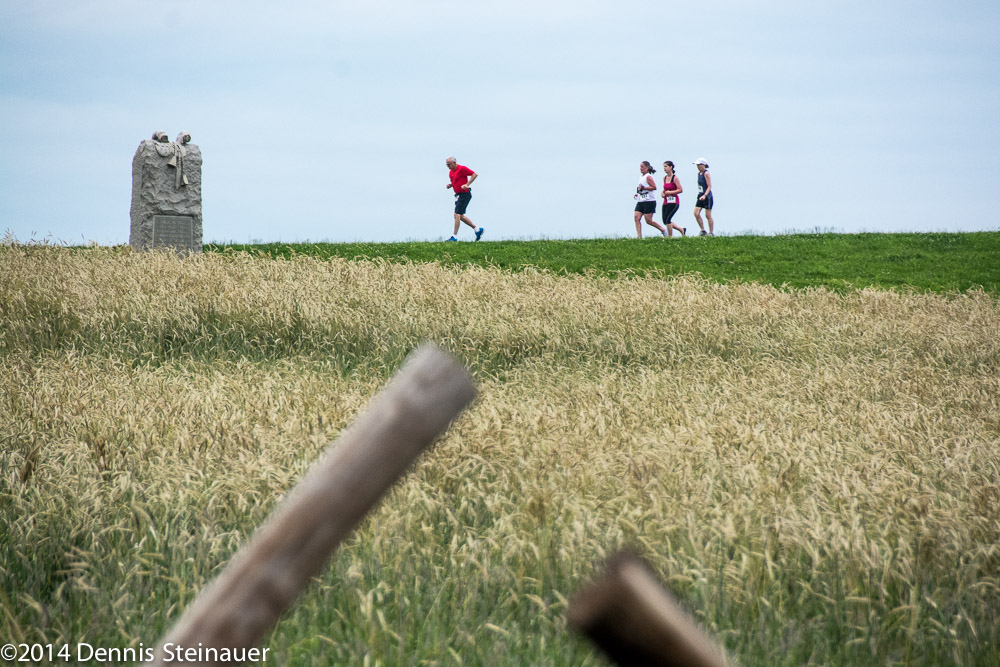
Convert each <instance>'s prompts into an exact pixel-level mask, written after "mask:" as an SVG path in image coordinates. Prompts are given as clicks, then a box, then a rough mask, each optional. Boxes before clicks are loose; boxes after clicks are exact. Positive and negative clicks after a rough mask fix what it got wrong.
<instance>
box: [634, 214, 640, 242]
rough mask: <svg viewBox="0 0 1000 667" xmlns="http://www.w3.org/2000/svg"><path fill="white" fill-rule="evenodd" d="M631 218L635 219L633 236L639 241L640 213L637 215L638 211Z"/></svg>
mask: <svg viewBox="0 0 1000 667" xmlns="http://www.w3.org/2000/svg"><path fill="white" fill-rule="evenodd" d="M633 217H634V218H635V235H636V236H638V237H639V238H640V239H641V238H642V213H639V211H636V212H635V215H634V216H633Z"/></svg>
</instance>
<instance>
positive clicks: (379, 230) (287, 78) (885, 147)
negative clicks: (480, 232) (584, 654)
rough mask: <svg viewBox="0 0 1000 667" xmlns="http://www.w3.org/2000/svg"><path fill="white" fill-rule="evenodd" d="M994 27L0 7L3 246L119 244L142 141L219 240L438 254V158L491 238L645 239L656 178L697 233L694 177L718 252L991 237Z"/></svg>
mask: <svg viewBox="0 0 1000 667" xmlns="http://www.w3.org/2000/svg"><path fill="white" fill-rule="evenodd" d="M998 33H1000V3H998V2H996V0H989V1H973V0H954V1H953V2H947V3H946V2H940V1H930V0H910V1H909V2H900V1H897V0H881V1H879V2H871V0H831V1H830V2H823V3H819V2H805V1H803V0H768V1H766V2H751V1H748V0H715V1H713V2H688V1H679V0H678V1H661V2H642V3H622V2H610V1H608V2H591V1H588V0H578V1H573V2H570V1H569V0H555V1H552V2H543V1H542V2H531V1H527V0H502V1H498V2H492V1H488V0H481V1H479V2H471V1H465V2H451V1H445V0H438V1H434V0H430V1H425V2H402V1H399V0H383V1H382V2H379V3H364V2H340V1H337V0H327V1H322V2H321V1H319V0H313V1H296V0H285V1H284V2H281V3H278V2H273V1H266V2H264V1H257V0H241V1H229V0H222V1H219V0H216V1H213V2H203V1H202V0H197V1H193V0H173V1H172V2H167V3H163V2H155V3H154V2H143V1H140V0H88V1H87V2H83V1H78V0H59V1H56V0H30V1H29V0H0V123H2V126H3V129H2V131H0V159H2V161H0V235H3V234H6V235H13V236H14V237H16V238H17V239H18V240H21V241H27V240H29V239H32V238H34V239H37V240H41V239H48V240H50V241H52V242H63V243H70V244H79V243H84V242H97V243H100V244H102V245H103V244H115V243H127V242H128V233H129V205H130V200H131V188H132V183H131V163H132V156H133V155H134V153H135V150H136V148H137V147H138V145H139V142H140V141H141V140H143V139H147V138H149V137H150V135H151V134H152V133H153V131H154V130H164V131H166V132H167V134H168V135H169V136H170V137H171V138H173V137H174V136H176V135H177V133H178V132H180V131H181V130H187V131H188V132H190V133H191V135H192V137H193V141H194V143H196V144H198V145H199V146H200V148H201V151H202V155H203V158H204V167H203V183H204V186H203V209H204V221H205V224H204V235H205V241H206V242H208V241H221V242H229V241H234V242H241V243H242V242H248V241H287V242H301V241H327V240H328V241H352V240H366V241H404V240H411V239H415V240H436V239H443V238H446V237H447V236H448V235H449V234H450V232H451V224H452V220H451V209H452V205H453V202H452V198H451V196H450V195H449V193H448V191H447V190H446V189H445V184H446V183H447V170H446V168H445V166H444V160H445V158H446V157H448V156H449V155H455V156H456V157H457V158H458V160H459V162H460V163H462V164H465V165H468V166H469V167H471V168H472V169H474V170H475V171H477V172H478V173H479V174H480V178H479V180H477V181H476V184H475V187H474V188H473V192H474V194H473V200H472V205H471V206H470V208H469V215H470V217H471V218H472V219H473V220H475V221H476V222H477V223H480V224H483V225H485V227H486V230H487V234H486V237H485V238H484V240H486V239H529V238H543V237H544V238H572V237H608V236H627V235H633V234H634V225H633V223H632V209H633V206H634V202H633V201H632V194H633V193H634V191H635V184H636V181H637V180H638V176H639V172H638V165H639V162H640V161H642V160H650V161H651V162H652V163H653V164H654V165H656V166H659V165H660V164H662V162H663V161H664V160H667V159H669V160H673V161H674V162H676V163H677V164H678V167H679V171H678V173H679V176H680V180H681V183H682V184H683V185H684V187H685V188H686V189H687V192H686V193H685V194H684V195H682V197H681V212H680V213H679V214H678V216H677V218H676V221H678V222H680V223H681V224H682V225H686V226H689V227H690V226H691V225H693V217H692V216H691V209H692V207H693V202H694V198H693V197H692V196H691V193H692V191H693V190H694V189H695V181H696V179H695V176H696V171H695V169H694V167H693V166H692V164H691V163H692V162H693V161H694V160H695V159H697V158H699V157H704V158H705V159H707V160H708V161H709V163H710V164H711V171H712V175H713V181H714V191H715V193H716V209H715V217H716V224H717V233H724V234H743V233H756V234H777V233H785V232H789V231H795V230H798V231H813V230H817V229H820V230H824V231H825V230H831V231H842V232H857V231H974V230H997V229H1000V214H998V211H1000V187H998V182H1000V46H998V44H1000V39H998V38H997V34H998ZM657 175H658V176H659V175H661V174H657ZM657 215H659V214H657ZM462 234H463V238H465V239H466V240H468V239H471V232H470V231H469V230H468V228H465V229H464V230H463V231H462Z"/></svg>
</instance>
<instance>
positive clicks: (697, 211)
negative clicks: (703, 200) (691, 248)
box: [694, 206, 705, 231]
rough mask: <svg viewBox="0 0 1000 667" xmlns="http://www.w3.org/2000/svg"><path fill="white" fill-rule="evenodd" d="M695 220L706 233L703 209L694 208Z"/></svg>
mask: <svg viewBox="0 0 1000 667" xmlns="http://www.w3.org/2000/svg"><path fill="white" fill-rule="evenodd" d="M694 220H695V222H697V223H698V226H699V227H701V231H705V223H704V222H702V221H701V207H700V206H695V208H694Z"/></svg>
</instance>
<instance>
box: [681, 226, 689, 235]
mask: <svg viewBox="0 0 1000 667" xmlns="http://www.w3.org/2000/svg"><path fill="white" fill-rule="evenodd" d="M687 235H688V228H687V227H685V228H684V229H682V230H681V236H687Z"/></svg>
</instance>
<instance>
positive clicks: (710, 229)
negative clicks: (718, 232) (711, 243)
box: [705, 208, 715, 236]
mask: <svg viewBox="0 0 1000 667" xmlns="http://www.w3.org/2000/svg"><path fill="white" fill-rule="evenodd" d="M705 217H706V218H708V233H709V234H711V235H712V236H715V220H713V219H712V209H710V208H706V209H705Z"/></svg>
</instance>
